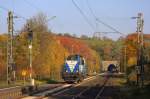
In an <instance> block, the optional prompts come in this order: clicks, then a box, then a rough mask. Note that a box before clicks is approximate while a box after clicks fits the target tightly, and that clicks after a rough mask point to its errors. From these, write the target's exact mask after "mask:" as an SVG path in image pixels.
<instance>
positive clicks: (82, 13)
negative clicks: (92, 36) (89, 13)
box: [72, 0, 95, 30]
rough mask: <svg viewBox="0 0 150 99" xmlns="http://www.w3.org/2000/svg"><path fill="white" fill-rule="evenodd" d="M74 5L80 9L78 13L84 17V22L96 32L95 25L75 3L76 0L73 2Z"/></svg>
mask: <svg viewBox="0 0 150 99" xmlns="http://www.w3.org/2000/svg"><path fill="white" fill-rule="evenodd" d="M72 3H73V4H74V6H75V7H76V8H77V9H78V11H79V12H80V14H81V15H82V16H83V17H84V20H85V21H86V22H87V23H88V24H89V26H90V27H91V28H92V29H93V30H95V28H94V26H93V24H92V23H91V22H90V21H89V20H88V18H87V17H86V15H85V14H84V12H83V11H82V10H81V9H80V7H79V6H78V5H77V4H76V3H75V1H74V0H72Z"/></svg>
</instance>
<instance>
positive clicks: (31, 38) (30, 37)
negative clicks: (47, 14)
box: [27, 24, 34, 86]
mask: <svg viewBox="0 0 150 99" xmlns="http://www.w3.org/2000/svg"><path fill="white" fill-rule="evenodd" d="M27 30H28V40H29V66H30V84H31V86H34V79H33V77H32V72H33V71H32V40H33V31H32V30H31V29H30V25H29V24H28V27H27Z"/></svg>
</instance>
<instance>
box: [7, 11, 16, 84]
mask: <svg viewBox="0 0 150 99" xmlns="http://www.w3.org/2000/svg"><path fill="white" fill-rule="evenodd" d="M7 22H8V39H7V83H8V84H10V83H11V82H12V81H14V80H15V65H14V59H13V30H14V27H13V13H12V12H11V11H9V12H8V19H7Z"/></svg>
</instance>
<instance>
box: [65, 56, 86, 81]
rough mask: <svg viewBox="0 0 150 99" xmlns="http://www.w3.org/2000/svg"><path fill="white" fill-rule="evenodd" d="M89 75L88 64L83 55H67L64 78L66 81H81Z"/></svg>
mask: <svg viewBox="0 0 150 99" xmlns="http://www.w3.org/2000/svg"><path fill="white" fill-rule="evenodd" d="M86 75H87V66H86V63H85V59H84V58H83V57H82V56H81V55H70V56H68V57H67V59H66V61H65V64H64V67H63V72H62V78H63V79H64V81H66V82H69V83H70V82H80V81H82V80H83V79H84V78H85V77H86Z"/></svg>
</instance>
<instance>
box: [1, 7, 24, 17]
mask: <svg viewBox="0 0 150 99" xmlns="http://www.w3.org/2000/svg"><path fill="white" fill-rule="evenodd" d="M0 8H1V9H3V10H5V11H6V12H9V11H10V9H8V8H5V7H3V6H0ZM13 13H14V14H15V17H16V18H22V19H24V20H27V18H25V17H23V16H21V15H19V14H18V13H16V12H14V11H13Z"/></svg>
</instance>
